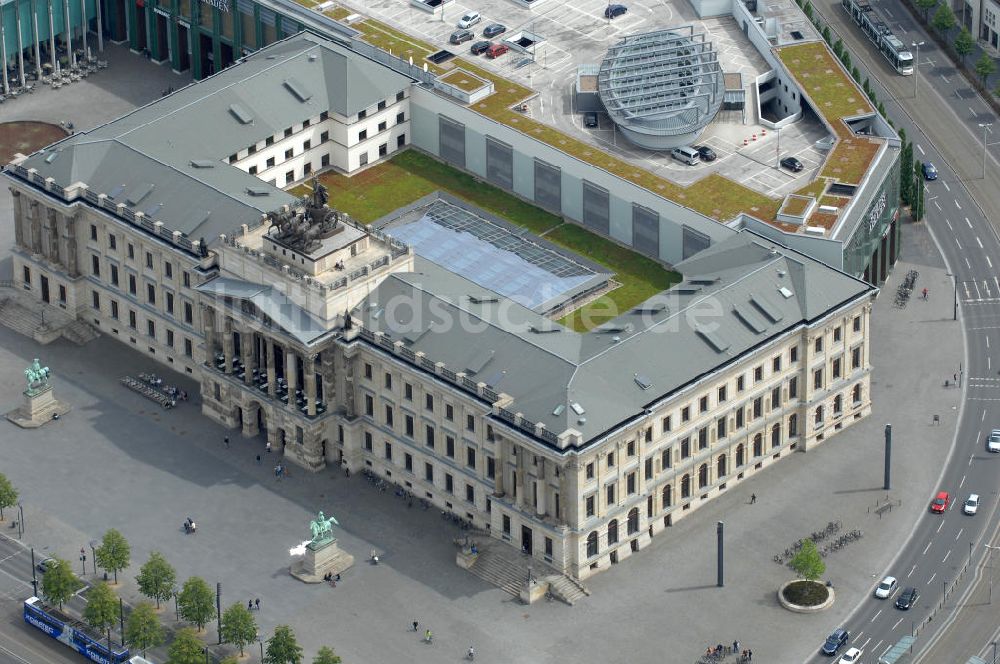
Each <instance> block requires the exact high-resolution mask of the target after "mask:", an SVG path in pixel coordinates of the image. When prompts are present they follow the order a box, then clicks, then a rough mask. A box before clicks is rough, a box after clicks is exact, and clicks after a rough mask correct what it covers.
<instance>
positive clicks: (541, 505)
mask: <svg viewBox="0 0 1000 664" xmlns="http://www.w3.org/2000/svg"><path fill="white" fill-rule="evenodd" d="M537 481H538V489H537V491H536V493H537V494H538V499H537V500H536V501H535V514H537V515H538V516H545V509H546V505H545V498H546V496H545V494H546V493H547V492H548V482H546V480H545V457H541V458H540V459H539V461H538V480H537Z"/></svg>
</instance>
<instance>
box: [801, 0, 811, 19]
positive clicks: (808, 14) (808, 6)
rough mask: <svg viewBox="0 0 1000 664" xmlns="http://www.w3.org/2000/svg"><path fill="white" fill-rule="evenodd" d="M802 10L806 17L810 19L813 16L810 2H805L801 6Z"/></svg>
mask: <svg viewBox="0 0 1000 664" xmlns="http://www.w3.org/2000/svg"><path fill="white" fill-rule="evenodd" d="M802 11H803V13H805V15H806V18H808V19H809V20H810V21H811V20H812V17H813V4H812V2H806V6H805V7H803V8H802Z"/></svg>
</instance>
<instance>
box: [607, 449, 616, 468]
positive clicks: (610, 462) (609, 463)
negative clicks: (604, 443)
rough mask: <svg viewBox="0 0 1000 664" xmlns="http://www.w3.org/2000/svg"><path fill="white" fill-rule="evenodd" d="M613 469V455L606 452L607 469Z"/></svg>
mask: <svg viewBox="0 0 1000 664" xmlns="http://www.w3.org/2000/svg"><path fill="white" fill-rule="evenodd" d="M614 467H615V453H614V452H608V468H614Z"/></svg>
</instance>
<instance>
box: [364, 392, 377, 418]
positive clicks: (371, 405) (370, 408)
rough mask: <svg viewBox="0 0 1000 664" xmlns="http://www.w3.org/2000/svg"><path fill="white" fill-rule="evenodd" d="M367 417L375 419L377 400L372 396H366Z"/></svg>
mask: <svg viewBox="0 0 1000 664" xmlns="http://www.w3.org/2000/svg"><path fill="white" fill-rule="evenodd" d="M365 415H367V416H368V417H375V399H373V398H372V395H370V394H366V395H365Z"/></svg>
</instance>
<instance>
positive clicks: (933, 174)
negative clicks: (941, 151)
mask: <svg viewBox="0 0 1000 664" xmlns="http://www.w3.org/2000/svg"><path fill="white" fill-rule="evenodd" d="M921 170H923V172H924V179H925V180H937V175H938V173H937V167H936V166H935V165H934V164H932V163H931V162H929V161H925V162H924V163H923V164H922V165H921Z"/></svg>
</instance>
